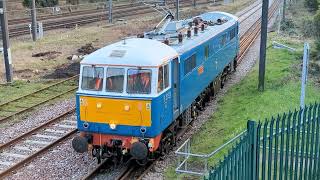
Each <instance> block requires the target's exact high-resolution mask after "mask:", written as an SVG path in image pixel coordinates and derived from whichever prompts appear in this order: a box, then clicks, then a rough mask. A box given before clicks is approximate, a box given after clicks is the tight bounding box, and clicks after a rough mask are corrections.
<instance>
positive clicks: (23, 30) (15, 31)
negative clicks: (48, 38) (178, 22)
mask: <svg viewBox="0 0 320 180" xmlns="http://www.w3.org/2000/svg"><path fill="white" fill-rule="evenodd" d="M217 2H219V1H217ZM217 2H216V3H215V4H217V5H218V4H219V3H217ZM209 3H212V2H207V1H203V2H198V3H197V5H203V4H209ZM173 4H174V2H170V4H169V5H171V6H173ZM190 6H192V2H189V1H187V0H183V1H182V2H181V4H180V7H181V8H183V7H190ZM137 7H138V8H140V9H139V10H146V9H148V11H144V12H142V13H139V15H143V14H146V13H151V12H154V10H152V9H150V8H146V7H144V6H141V7H139V6H137ZM137 7H133V8H137ZM131 8H132V7H130V9H127V10H121V11H120V10H119V11H115V12H114V17H115V18H123V17H130V16H132V14H130V13H129V12H133V15H138V13H137V12H135V11H136V9H133V10H131ZM121 12H122V13H127V14H126V15H124V16H119V15H117V14H118V13H121ZM97 14H99V15H97ZM88 16H89V17H88ZM92 16H96V17H92ZM107 18H108V15H107V14H106V12H101V13H96V14H94V15H92V14H88V15H82V16H80V17H77V18H69V19H67V20H66V18H61V19H60V20H52V21H50V22H46V21H44V22H43V26H44V30H51V28H48V27H50V26H53V27H54V28H52V29H56V28H62V27H64V26H66V24H67V23H68V24H79V25H81V24H88V23H92V22H98V21H101V20H105V19H107ZM84 19H86V21H84ZM90 19H92V20H91V21H90ZM79 20H80V22H79V23H75V22H77V21H79ZM57 24H59V25H57ZM18 26H21V25H18ZM25 34H29V28H28V26H27V25H24V26H22V27H11V30H10V36H11V37H13V36H19V35H25Z"/></svg>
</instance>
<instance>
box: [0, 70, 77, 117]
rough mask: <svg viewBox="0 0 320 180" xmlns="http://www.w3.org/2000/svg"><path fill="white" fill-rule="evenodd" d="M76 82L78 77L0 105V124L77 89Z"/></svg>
mask: <svg viewBox="0 0 320 180" xmlns="http://www.w3.org/2000/svg"><path fill="white" fill-rule="evenodd" d="M77 80H78V75H77V76H73V77H70V78H68V79H65V80H63V81H60V82H57V83H54V84H52V85H50V86H47V87H45V88H42V89H39V90H37V91H34V92H32V93H29V94H26V95H24V96H20V97H18V98H15V99H13V100H11V101H7V102H4V103H2V104H0V123H3V122H6V121H8V120H9V119H12V118H13V117H16V116H17V115H21V114H22V113H25V112H27V111H29V110H31V109H32V108H34V107H37V106H39V105H42V104H44V103H46V102H48V101H51V100H53V99H56V98H58V97H61V96H63V95H65V94H67V93H70V92H73V91H74V90H76V89H77V88H78V85H77Z"/></svg>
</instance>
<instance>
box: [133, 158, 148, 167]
mask: <svg viewBox="0 0 320 180" xmlns="http://www.w3.org/2000/svg"><path fill="white" fill-rule="evenodd" d="M136 162H137V164H139V165H140V166H145V165H146V164H147V163H148V160H147V159H142V160H138V159H136Z"/></svg>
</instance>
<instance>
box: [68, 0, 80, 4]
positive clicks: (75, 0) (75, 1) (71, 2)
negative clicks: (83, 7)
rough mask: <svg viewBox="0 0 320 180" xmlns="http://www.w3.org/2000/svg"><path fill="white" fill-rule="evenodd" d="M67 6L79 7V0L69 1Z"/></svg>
mask: <svg viewBox="0 0 320 180" xmlns="http://www.w3.org/2000/svg"><path fill="white" fill-rule="evenodd" d="M67 4H72V5H78V4H79V0H67Z"/></svg>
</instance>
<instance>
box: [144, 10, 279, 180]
mask: <svg viewBox="0 0 320 180" xmlns="http://www.w3.org/2000/svg"><path fill="white" fill-rule="evenodd" d="M257 14H258V13H257ZM260 14H261V13H260ZM252 17H256V16H252ZM254 19H255V18H250V21H251V20H254ZM245 22H246V23H247V22H249V21H248V20H246V21H245ZM252 22H253V21H251V22H250V23H252ZM275 22H276V17H273V18H272V19H271V21H270V22H269V26H268V29H269V30H270V29H271V28H272V26H273V24H274V23H275ZM243 25H244V24H241V27H246V26H243ZM259 48H260V36H258V38H257V39H256V40H255V41H254V43H253V44H252V46H251V48H250V49H249V50H248V52H247V54H246V55H245V56H244V59H243V60H242V62H241V63H240V64H239V66H238V67H237V71H236V72H235V73H233V74H232V75H231V76H229V77H228V81H227V82H226V84H225V86H224V88H223V89H221V90H220V92H219V93H218V94H217V96H216V97H215V98H214V99H213V100H212V101H211V102H210V103H209V104H208V105H207V107H206V108H205V110H204V111H202V112H201V113H200V115H199V116H198V119H197V120H196V122H195V123H193V126H192V128H190V130H189V131H188V132H187V133H186V134H184V135H183V137H182V138H181V140H180V141H179V142H178V145H177V146H176V147H175V148H174V150H173V151H171V152H170V153H169V154H168V155H166V156H165V158H164V160H163V161H158V162H156V165H155V166H154V167H153V168H152V170H150V172H149V173H147V174H146V175H145V177H143V179H144V180H162V179H164V171H165V170H166V169H167V168H168V167H174V168H176V156H175V154H174V152H175V150H176V149H177V148H178V147H179V146H180V145H181V144H182V143H183V142H184V141H186V140H187V139H188V138H190V137H192V135H193V134H195V133H196V132H197V131H198V130H200V129H201V126H202V125H203V124H204V123H205V122H206V121H207V120H208V119H210V116H211V115H212V114H213V113H214V112H215V111H216V110H217V107H218V102H219V100H220V99H221V98H222V97H223V96H224V95H225V94H226V93H227V92H228V90H229V89H230V88H231V87H232V86H234V85H235V84H237V83H239V82H240V81H241V80H242V79H244V78H245V76H246V75H247V74H248V73H249V72H250V71H251V69H252V68H253V66H254V65H255V63H256V62H257V60H258V57H259Z"/></svg>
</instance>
